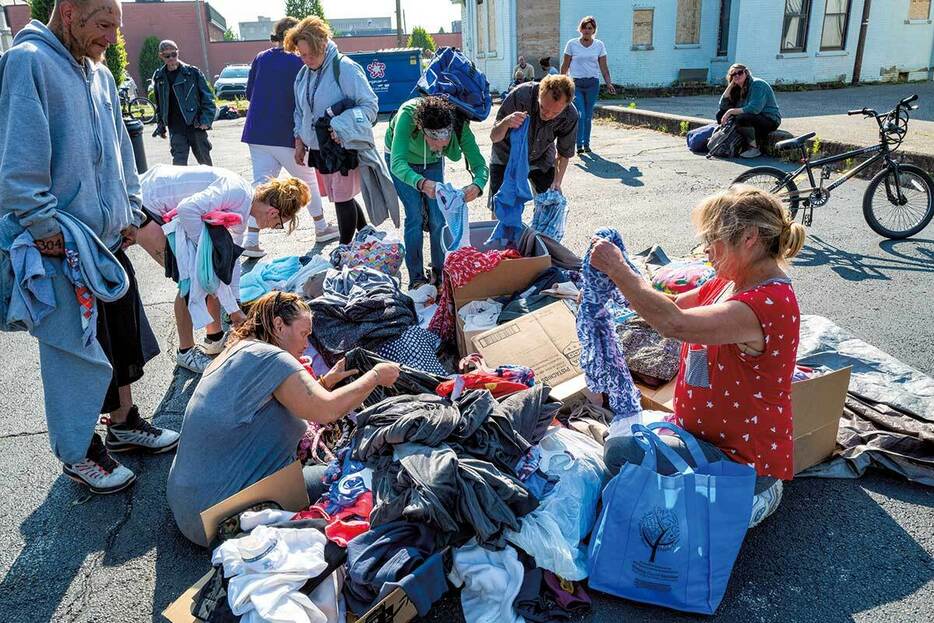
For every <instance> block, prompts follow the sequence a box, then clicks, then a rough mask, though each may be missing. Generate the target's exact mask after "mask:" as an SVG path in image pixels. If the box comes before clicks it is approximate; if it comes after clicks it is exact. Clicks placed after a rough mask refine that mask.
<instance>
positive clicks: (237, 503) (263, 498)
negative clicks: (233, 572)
mask: <svg viewBox="0 0 934 623" xmlns="http://www.w3.org/2000/svg"><path fill="white" fill-rule="evenodd" d="M270 501H272V502H276V503H278V504H279V505H280V506H282V508H283V509H285V510H290V511H296V512H297V511H300V510H303V509H305V508H307V507H308V504H309V502H308V492H307V490H306V489H305V479H304V478H303V477H302V466H301V463H299V462H295V463H292V464H291V465H289V466H288V467H285V468H283V469H281V470H279V471H278V472H276V473H275V474H273V475H271V476H267V477H266V478H264V479H262V480H260V481H259V482H257V483H255V484H253V485H250V486H249V487H247V488H246V489H244V490H243V491H241V492H240V493H238V494H236V495H234V496H231V497H229V498H227V499H226V500H224V501H223V502H220V503H218V504H215V505H214V506H212V507H211V508H209V509H207V510H206V511H204V512H203V513H201V521H202V522H203V523H204V525H205V531H206V532H207V533H208V535H209V537H210V538H212V539H213V538H214V534H215V533H216V531H217V524H218V523H219V522H220V521H222V520H224V519H226V518H227V517H230V516H231V515H233V514H235V513H237V512H240V511H242V510H245V509H247V508H249V507H250V506H253V505H254V504H258V503H260V502H270ZM209 525H211V526H212V527H211V528H210V530H208V526H209ZM211 575H212V571H209V572H208V573H206V574H205V575H204V576H202V577H201V579H199V580H198V581H197V582H195V584H194V585H192V586H191V587H190V588H189V589H188V590H186V591H185V592H184V593H182V594H181V596H180V597H179V598H178V599H176V600H175V601H174V602H172V603H171V604H170V605H169V607H168V608H166V609H165V610H163V611H162V616H163V617H165V618H166V619H167V620H168V621H170V623H198V620H197V619H195V618H194V617H193V616H192V614H191V607H192V605H193V604H194V600H195V595H197V594H198V591H200V590H201V587H202V586H204V585H205V584H206V583H207V582H208V580H210V579H211ZM417 615H418V610H416V608H415V604H413V603H412V600H410V599H409V596H408V595H406V593H405V591H404V590H402V589H401V588H397V589H395V590H394V591H392V592H391V593H389V594H388V595H386V596H385V597H384V598H383V599H382V600H380V601H379V603H377V604H376V605H375V606H373V607H372V608H370V610H369V611H367V612H366V614H364V615H363V616H361V617H360V618H359V619H354V618H353V615H350V614H348V617H347V620H348V622H350V621H355V622H356V623H408V622H409V621H411V620H412V619H414V618H415V617H416V616H417Z"/></svg>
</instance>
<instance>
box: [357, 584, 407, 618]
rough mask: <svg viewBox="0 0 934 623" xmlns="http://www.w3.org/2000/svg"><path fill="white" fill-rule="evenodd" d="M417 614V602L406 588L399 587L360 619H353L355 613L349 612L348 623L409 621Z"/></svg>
mask: <svg viewBox="0 0 934 623" xmlns="http://www.w3.org/2000/svg"><path fill="white" fill-rule="evenodd" d="M416 616H418V610H417V609H416V608H415V604H414V603H412V600H411V599H409V596H408V595H406V594H405V591H404V590H402V589H401V588H397V589H395V590H394V591H392V592H391V593H389V594H388V595H386V596H385V597H383V598H382V599H381V600H380V601H379V603H377V604H376V605H375V606H373V607H372V608H370V609H369V610H368V611H367V612H366V614H364V615H363V616H362V617H360V618H359V619H353V618H352V617H353V615H351V614H348V615H347V623H408V622H409V621H411V620H412V619H414V618H415V617H416Z"/></svg>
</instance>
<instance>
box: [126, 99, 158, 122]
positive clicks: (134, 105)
mask: <svg viewBox="0 0 934 623" xmlns="http://www.w3.org/2000/svg"><path fill="white" fill-rule="evenodd" d="M127 108H128V110H129V113H130V117H132V118H133V119H137V120H139V121H142V122H143V123H147V124H148V123H152V122H153V121H155V120H156V107H155V106H153V105H152V102H150V101H149V100H148V99H147V98H145V97H136V98H133V99H132V100H131V101H130V103H129V104H128V105H127Z"/></svg>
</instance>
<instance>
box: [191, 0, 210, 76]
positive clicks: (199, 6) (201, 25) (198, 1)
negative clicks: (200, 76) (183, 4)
mask: <svg viewBox="0 0 934 623" xmlns="http://www.w3.org/2000/svg"><path fill="white" fill-rule="evenodd" d="M195 13H197V18H198V33H199V34H200V35H201V53H202V54H203V55H204V75H205V76H211V75H213V74H211V66H210V63H209V62H208V40H207V34H206V32H205V31H206V30H207V25H206V24H205V19H204V18H205V15H204V13H205V8H204V2H203V0H195Z"/></svg>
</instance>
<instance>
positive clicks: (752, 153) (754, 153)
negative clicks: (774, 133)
mask: <svg viewBox="0 0 934 623" xmlns="http://www.w3.org/2000/svg"><path fill="white" fill-rule="evenodd" d="M761 155H762V152H761V151H759V149H758V148H757V147H750V148H749V149H747V150H746V151H744V152H743V153H741V154H740V155H739V157H740V158H758V157H759V156H761Z"/></svg>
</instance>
